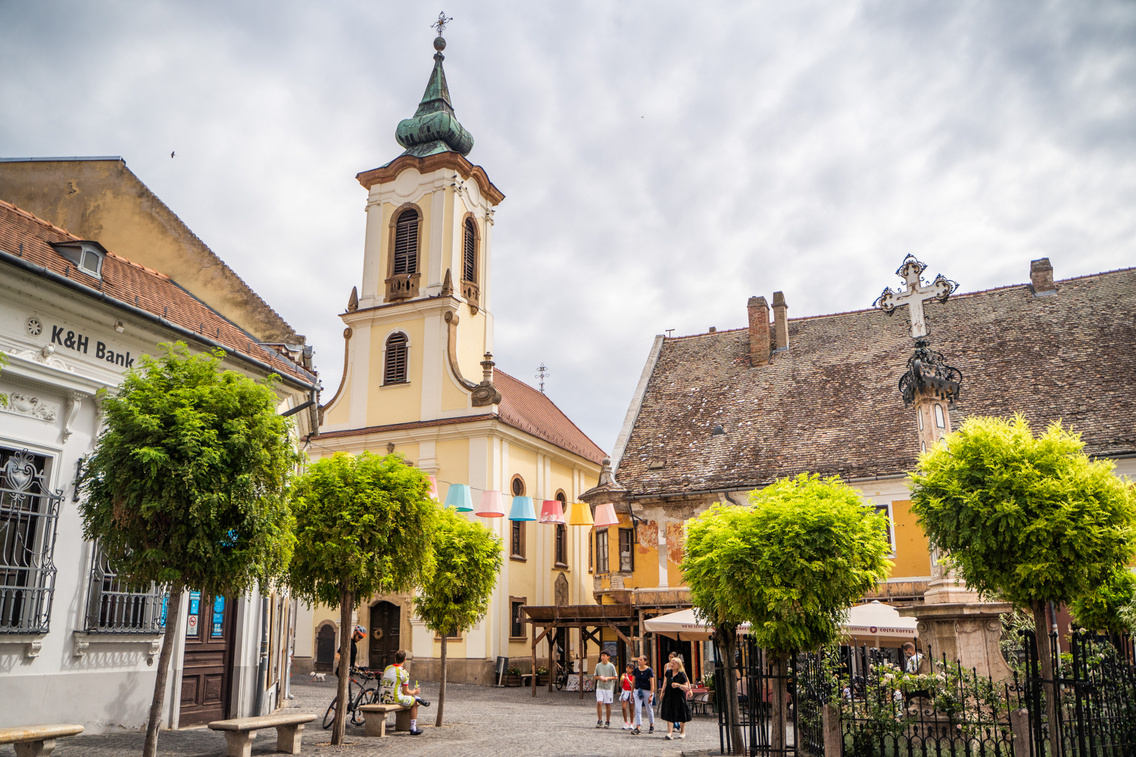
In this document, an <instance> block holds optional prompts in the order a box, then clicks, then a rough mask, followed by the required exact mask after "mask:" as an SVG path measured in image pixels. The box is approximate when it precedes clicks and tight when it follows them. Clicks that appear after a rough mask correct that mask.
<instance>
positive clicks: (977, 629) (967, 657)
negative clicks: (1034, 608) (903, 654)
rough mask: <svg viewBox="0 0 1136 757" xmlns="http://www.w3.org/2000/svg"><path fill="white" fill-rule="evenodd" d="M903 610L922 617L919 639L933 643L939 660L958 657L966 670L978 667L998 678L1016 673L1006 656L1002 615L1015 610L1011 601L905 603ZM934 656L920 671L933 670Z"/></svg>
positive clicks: (932, 650)
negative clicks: (932, 660)
mask: <svg viewBox="0 0 1136 757" xmlns="http://www.w3.org/2000/svg"><path fill="white" fill-rule="evenodd" d="M898 609H899V614H900V615H902V616H904V617H907V618H910V617H914V618H915V619H916V620H917V621H918V626H917V629H918V633H919V640H920V642H922V644H923V646H924V648H926V647H928V646H929V647H930V648H931V653H932V654H933V655H934V656H935V659H936V660H941V659H942V658H943V657H946V659H947V661H948V662H954V661H955V660H958V661H959V662H960V663H961V664H962V667H963V670H965V671H967V672H970V670H971V669H974V670H975V671H977V673H978V675H980V676H989V677H990V678H992V679H994V680H995V681H1003V680H1005V679H1007V678H1010V677H1012V675H1013V673H1012V672H1011V671H1010V667H1009V666H1008V665H1007V664H1006V660H1005V658H1003V657H1002V648H1001V646H1000V644H999V642H1000V641H1001V639H1002V618H1001V616H1002V615H1003V614H1004V613H1008V612H1010V611H1011V610H1013V605H1011V604H1010V603H1009V602H959V603H951V604H924V605H916V606H913V607H901V608H898ZM933 670H934V667H933V666H932V664H931V660H930V659H928V658H926V657H925V658H924V659H923V662H922V664H921V665H920V670H919V672H921V673H926V672H932V671H933Z"/></svg>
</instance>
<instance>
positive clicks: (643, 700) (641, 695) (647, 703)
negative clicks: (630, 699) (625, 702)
mask: <svg viewBox="0 0 1136 757" xmlns="http://www.w3.org/2000/svg"><path fill="white" fill-rule="evenodd" d="M631 676H632V678H634V679H635V694H634V696H635V729H634V730H633V731H631V732H632V733H633V734H635V735H636V736H638V735H639V734H640V733H642V730H641V727H642V725H643V708H644V707H646V708H647V722H649V723H650V729H649V730H648V731H647V733H654V732H655V709H654V707H653V706H652V705H653V703H654V701H655V671H653V670H651V668H650V667H649V666H648V665H647V655H643V656H641V657H640V658H639V666H638V667H637V668H635V670H633V671H632V672H631Z"/></svg>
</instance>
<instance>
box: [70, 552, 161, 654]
mask: <svg viewBox="0 0 1136 757" xmlns="http://www.w3.org/2000/svg"><path fill="white" fill-rule="evenodd" d="M94 552H95V556H94V559H93V560H92V564H91V592H90V596H89V597H88V599H87V623H86V626H87V630H88V631H103V632H108V631H109V632H112V633H158V632H159V631H160V630H161V629H162V628H164V627H165V625H166V623H165V618H163V617H162V600H163V599H164V598H165V596H166V592H165V591H164V590H163V589H162V587H159V586H158V585H157V584H150V587H149V588H148V589H147V590H145V591H138V590H137V589H136V588H135V587H131V586H129V585H127V584H126V582H125V581H123V580H122V579H120V578H119V577H118V573H116V572H115V571H114V570H113V569H112V568H111V567H110V564H109V563H108V562H107V556H106V553H105V552H103V550H102V547H100V546H99V545H98V543H96V544H95V545H94Z"/></svg>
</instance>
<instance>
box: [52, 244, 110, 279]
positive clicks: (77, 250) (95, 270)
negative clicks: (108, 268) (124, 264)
mask: <svg viewBox="0 0 1136 757" xmlns="http://www.w3.org/2000/svg"><path fill="white" fill-rule="evenodd" d="M51 246H52V247H54V248H55V251H56V252H58V253H59V254H60V255H61V256H62V257H63V258H64V259H65V260H67V261H69V262H70V263H71V264H72V265H73V266H75V269H76V270H79V271H82V272H83V273H85V274H87V275H88V276H93V277H94V278H96V279H101V278H102V277H103V261H104V260H105V259H106V256H107V251H106V248H105V247H103V246H102V245H101V244H99V243H98V242H90V241H86V240H81V241H75V242H52V243H51Z"/></svg>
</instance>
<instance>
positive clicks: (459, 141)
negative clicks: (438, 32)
mask: <svg viewBox="0 0 1136 757" xmlns="http://www.w3.org/2000/svg"><path fill="white" fill-rule="evenodd" d="M445 46H446V41H445V40H444V39H442V38H441V37H438V38H437V39H435V40H434V49H435V50H437V52H436V53H434V70H433V71H432V72H431V73H430V81H429V82H427V84H426V92H425V93H423V95H422V102H421V103H419V104H418V110H417V111H415V113H414V116H413V117H411V118H407V119H404V120H402V121H400V122H399V124H398V128H397V129H395V132H394V138H395V139H397V140H398V143H399V144H400V145H402V146H403V147H405V148H406V152H404V153H403V155H414V156H415V157H418V158H424V157H426V156H427V155H435V154H437V153H440V152H456V153H458V154H459V155H468V154H469V151H470V150H472V149H473V135H471V134H470V133H469V132H468V131H466V130H465V129H464V128H462V125H461V124H460V123H458V119H457V117H456V116H455V115H454V106H453V105H451V104H450V88H449V87H448V86H447V85H446V72H445V71H443V70H442V61H443V60H445V58H446V56H444V55H442V50H443V49H444V48H445Z"/></svg>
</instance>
